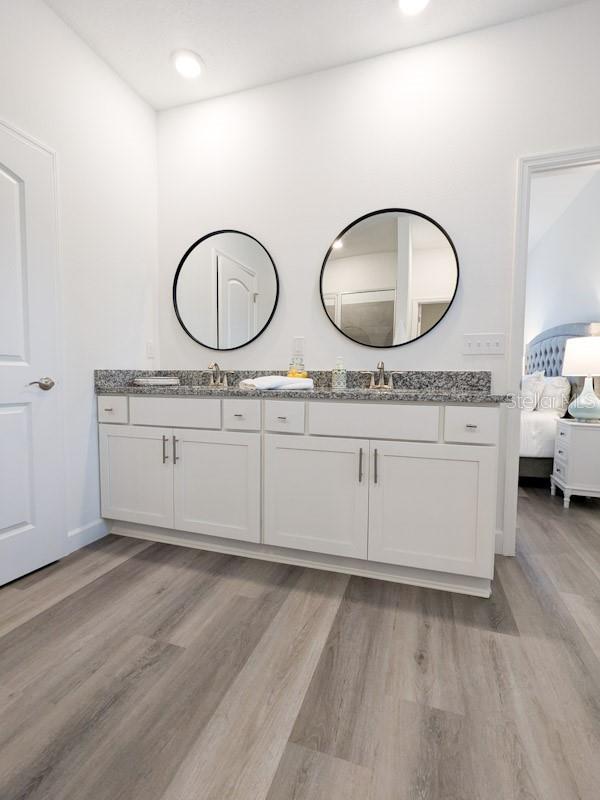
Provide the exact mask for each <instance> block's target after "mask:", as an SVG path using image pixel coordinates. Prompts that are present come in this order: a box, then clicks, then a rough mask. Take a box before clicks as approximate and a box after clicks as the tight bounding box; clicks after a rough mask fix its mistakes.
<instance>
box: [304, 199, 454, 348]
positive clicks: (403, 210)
mask: <svg viewBox="0 0 600 800" xmlns="http://www.w3.org/2000/svg"><path fill="white" fill-rule="evenodd" d="M378 214H413V215H414V216H415V217H421V219H426V220H427V221H428V222H431V224H432V225H435V227H436V228H437V229H438V230H439V231H441V233H443V234H444V236H445V237H446V239H447V240H448V243H449V244H450V247H451V248H452V252H453V253H454V258H455V260H456V286H455V287H454V293H453V295H452V297H451V299H450V302H449V303H448V308H447V309H446V310H445V311H444V313H443V314H442V316H441V317H440V318H439V319H438V321H437V322H436V323H435V325H432V326H431V328H429V330H427V331H425V333H422V334H421V335H420V336H415V338H414V339H409V340H408V341H406V342H399V343H398V344H391V345H389V346H388V347H380V346H379V345H376V344H366V343H365V342H358V341H357V340H356V339H353V338H352V337H351V336H348V334H347V333H344V331H342V330H341V329H340V328H338V326H337V325H336V324H335V322H334V321H333V320H332V319H331V317H330V316H329V314H328V313H327V307H326V305H325V300H324V298H323V273H324V272H325V267H326V266H327V261H328V260H329V256H330V255H331V252H332V250H333V245H334V243H335V242H336V241H337V240H338V239H341V238H342V236H344V234H346V233H347V232H348V231H349V230H350V228H353V227H354V226H355V225H358V223H359V222H362V221H363V220H365V219H369V217H375V216H377V215H378ZM459 283H460V266H459V262H458V253H457V252H456V247H455V246H454V242H453V241H452V239H451V238H450V236H449V234H448V232H447V231H446V230H445V229H444V228H442V226H441V225H440V224H439V222H436V221H435V220H434V219H433V218H432V217H429V216H427V214H423V213H422V212H421V211H414V210H413V209H412V208H381V209H379V210H378V211H370V212H369V213H368V214H363V215H362V217H358V218H357V219H355V220H354V222H351V223H350V224H349V225H346V227H345V228H344V230H343V231H340V233H338V235H337V236H336V237H335V239H334V240H333V242H332V243H331V245H330V246H329V249H328V250H327V252H326V253H325V258H324V259H323V264H322V266H321V275H320V277H319V294H320V295H321V305H322V306H323V311H324V312H325V316H326V317H327V319H328V320H329V322H331V324H332V325H333V327H334V328H335V329H336V331H337V332H338V333H341V334H342V336H345V337H346V339H349V340H350V341H351V342H354V344H359V345H361V346H362V347H370V348H371V349H373V350H391V349H392V348H393V347H405V346H406V345H407V344H412V343H413V342H418V341H419V339H422V338H423V337H424V336H427V334H429V333H431V331H433V330H434V329H435V328H437V326H438V325H439V324H440V322H441V321H442V320H443V319H444V317H445V316H446V314H447V313H448V312H449V311H450V308H451V307H452V303H454V300H455V299H456V293H457V292H458V285H459Z"/></svg>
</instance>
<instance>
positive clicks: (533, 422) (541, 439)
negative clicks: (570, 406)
mask: <svg viewBox="0 0 600 800" xmlns="http://www.w3.org/2000/svg"><path fill="white" fill-rule="evenodd" d="M559 419H560V415H559V414H553V413H552V412H548V411H521V453H520V454H521V456H522V457H526V458H552V456H553V455H554V440H555V439H556V427H557V423H558V420H559Z"/></svg>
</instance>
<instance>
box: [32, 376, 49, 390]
mask: <svg viewBox="0 0 600 800" xmlns="http://www.w3.org/2000/svg"><path fill="white" fill-rule="evenodd" d="M29 386H39V387H40V389H43V390H44V391H45V392H47V391H48V390H49V389H51V388H52V387H53V386H54V381H53V380H52V378H40V379H39V381H31V383H30V384H29Z"/></svg>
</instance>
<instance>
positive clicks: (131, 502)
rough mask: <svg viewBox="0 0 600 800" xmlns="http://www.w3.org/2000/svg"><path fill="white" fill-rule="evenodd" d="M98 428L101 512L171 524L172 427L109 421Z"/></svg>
mask: <svg viewBox="0 0 600 800" xmlns="http://www.w3.org/2000/svg"><path fill="white" fill-rule="evenodd" d="M99 428H100V488H101V499H102V516H103V517H107V518H108V519H122V520H125V521H127V522H139V523H143V524H145V525H156V526H158V527H161V528H171V527H172V526H173V466H172V464H171V458H170V455H169V447H170V441H171V434H172V431H171V429H170V428H144V427H141V426H136V425H114V424H110V423H103V424H101V425H100V426H99Z"/></svg>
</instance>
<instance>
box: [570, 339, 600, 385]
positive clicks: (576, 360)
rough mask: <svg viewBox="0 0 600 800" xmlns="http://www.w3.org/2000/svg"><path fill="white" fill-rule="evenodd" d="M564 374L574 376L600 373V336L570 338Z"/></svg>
mask: <svg viewBox="0 0 600 800" xmlns="http://www.w3.org/2000/svg"><path fill="white" fill-rule="evenodd" d="M562 374H563V375H571V376H573V377H582V376H583V377H587V376H588V375H600V336H580V337H578V338H576V339H568V340H567V345H566V347H565V358H564V361H563V368H562Z"/></svg>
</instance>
